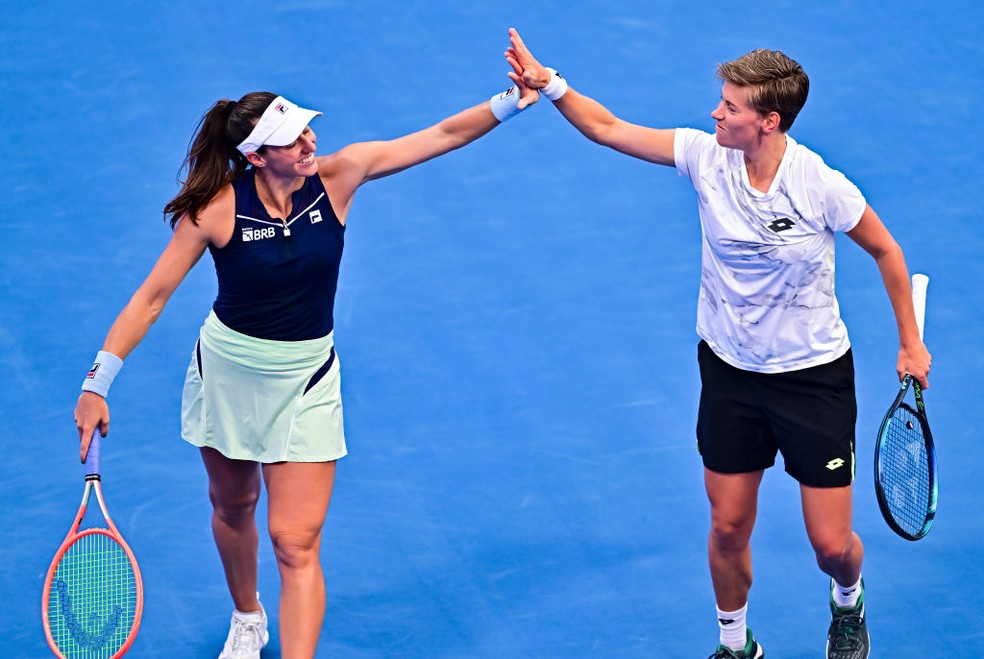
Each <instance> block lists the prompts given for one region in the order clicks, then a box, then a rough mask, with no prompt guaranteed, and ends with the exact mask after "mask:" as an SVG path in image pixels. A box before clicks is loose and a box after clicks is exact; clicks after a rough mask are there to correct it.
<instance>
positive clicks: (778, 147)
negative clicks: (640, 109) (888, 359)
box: [506, 30, 930, 659]
mask: <svg viewBox="0 0 984 659" xmlns="http://www.w3.org/2000/svg"><path fill="white" fill-rule="evenodd" d="M510 42H511V43H510V48H509V49H508V51H507V52H506V59H507V60H508V61H509V63H510V64H511V65H512V67H513V72H512V73H510V77H511V78H512V79H513V80H514V81H515V82H517V84H519V83H522V84H524V85H527V86H529V87H531V88H535V89H540V91H541V93H542V94H543V95H544V96H546V97H547V98H549V99H550V100H552V101H553V102H554V104H555V106H556V108H557V109H558V110H559V111H560V113H561V114H562V115H563V116H564V118H566V119H567V120H568V121H569V122H570V123H571V124H572V125H573V126H574V127H575V128H577V129H578V130H579V131H580V132H581V133H583V134H584V135H585V136H586V137H587V138H588V139H590V140H592V141H594V142H597V143H599V144H602V145H604V146H608V147H610V148H612V149H615V150H616V151H620V152H621V153H625V154H627V155H630V156H634V157H636V158H640V159H642V160H646V161H649V162H652V163H656V164H659V165H667V166H670V167H675V168H676V169H677V171H678V172H679V173H680V175H682V176H686V177H687V178H688V179H689V180H690V182H691V183H692V184H693V186H694V188H695V190H696V192H697V197H698V208H699V216H700V223H701V229H702V235H703V251H702V256H701V290H700V298H699V301H698V304H697V332H698V334H699V335H700V337H701V341H700V343H699V344H698V350H697V360H698V364H699V367H700V374H701V396H700V407H699V411H698V419H697V441H698V447H699V450H700V454H701V457H702V459H703V463H704V485H705V489H706V492H707V496H708V499H709V500H710V504H711V531H710V537H709V540H708V554H709V563H710V569H711V581H712V584H713V586H714V594H715V596H716V598H717V618H718V622H719V625H720V643H719V645H718V647H717V649H716V650H715V652H714V654H713V655H712V659H753V658H754V659H760V658H761V657H763V656H764V651H763V649H762V646H761V645H759V643H758V642H757V641H756V640H755V638H754V637H753V636H752V632H751V630H750V629H748V627H747V625H746V624H745V621H746V613H747V603H748V593H749V589H750V588H751V584H752V556H751V549H750V544H749V541H750V538H751V534H752V529H753V527H754V525H755V518H756V513H757V503H758V490H759V485H760V483H761V481H762V475H763V473H764V470H765V469H767V468H769V467H771V466H772V465H773V464H774V462H775V457H776V454H777V453H778V452H782V454H783V458H784V461H785V468H786V471H787V472H788V473H789V474H790V475H791V476H792V477H793V478H794V479H796V481H797V482H798V483H799V485H800V497H801V501H802V509H803V521H804V523H805V525H806V532H807V536H808V537H809V539H810V543H811V544H812V546H813V550H814V552H815V554H816V560H817V564H818V565H819V567H820V569H821V570H822V571H823V572H824V573H825V574H826V575H828V576H829V577H830V584H829V588H830V590H829V591H828V592H829V595H830V609H831V622H830V626H829V628H828V632H827V644H826V645H827V649H826V653H827V655H826V656H827V657H828V658H829V659H865V657H867V656H868V652H869V639H868V631H867V622H866V619H865V597H864V582H863V581H862V580H861V563H862V559H863V557H864V548H863V546H862V544H861V539H860V538H859V537H858V535H857V533H855V532H854V530H853V528H852V521H851V510H852V508H851V494H852V488H851V486H852V483H853V479H854V425H855V419H856V416H857V406H856V401H855V393H854V363H853V358H852V355H851V344H850V341H849V340H848V336H847V328H846V327H845V326H844V322H843V321H842V320H841V318H840V313H839V310H838V305H837V300H836V299H835V297H834V263H833V253H834V233H835V232H844V233H846V234H847V236H848V237H849V238H851V239H852V240H853V241H854V242H855V243H857V244H858V245H860V246H861V248H863V249H864V250H865V251H866V252H868V253H869V254H870V255H871V256H872V257H873V258H874V260H875V262H876V263H877V265H878V269H879V270H880V272H881V276H882V280H883V282H884V285H885V289H886V291H887V292H888V297H889V299H890V300H891V303H892V307H893V309H894V313H895V320H896V324H897V326H898V332H899V353H898V361H897V366H896V369H897V371H898V376H899V378H900V379H901V378H902V376H903V375H904V374H906V373H909V374H912V376H913V377H915V378H916V379H917V380H918V381H919V382H920V383H921V384H922V385H924V386H925V385H926V384H927V381H926V377H927V375H928V373H929V367H930V356H929V353H928V352H927V350H926V346H925V345H923V342H922V340H921V338H920V333H919V331H918V327H917V324H916V316H915V313H914V311H913V305H912V297H911V294H910V289H909V276H908V272H907V269H906V265H905V259H904V258H903V254H902V250H901V249H900V248H899V246H898V244H897V243H896V242H895V240H894V239H893V238H892V236H891V234H890V233H889V232H888V229H886V228H885V225H884V224H882V221H881V220H880V219H879V217H878V215H877V214H876V213H875V211H874V210H872V208H871V207H870V206H869V205H868V204H867V203H866V201H865V199H864V197H863V196H862V194H861V192H860V191H859V190H858V188H857V187H856V186H855V185H854V184H853V183H851V182H850V181H849V180H847V178H845V177H844V175H843V174H841V173H840V172H838V171H836V170H833V169H831V168H830V167H828V166H827V165H826V164H825V163H824V162H823V160H822V159H821V158H820V156H818V155H817V154H815V153H813V152H812V151H810V150H809V149H807V148H806V147H804V146H802V145H800V144H798V143H796V142H795V141H794V140H793V139H792V137H790V136H789V135H788V131H789V129H790V127H791V126H792V125H793V121H794V120H795V119H796V116H797V114H798V113H799V111H800V110H801V109H802V107H803V105H804V103H806V97H807V92H808V89H809V80H808V78H807V76H806V73H805V72H804V71H803V68H802V67H801V66H800V65H799V64H797V63H796V62H795V61H793V60H792V59H790V58H789V57H787V56H786V55H784V54H783V53H781V52H778V51H774V50H765V49H761V50H754V51H752V52H750V53H748V54H746V55H743V56H742V57H739V58H738V59H736V60H734V61H731V62H726V63H724V64H720V65H719V66H718V77H719V78H720V79H721V81H722V83H723V84H722V90H721V99H720V102H719V103H718V104H717V107H716V108H715V109H714V110H713V111H712V112H711V118H712V119H713V120H714V121H715V132H714V134H709V133H706V132H703V131H699V130H694V129H690V128H680V129H656V128H648V127H645V126H640V125H636V124H632V123H629V122H627V121H623V120H622V119H619V118H618V117H616V116H615V115H613V114H612V113H611V112H610V111H609V110H608V109H606V108H605V107H604V106H602V105H601V104H600V103H598V102H597V101H595V100H593V99H591V98H589V97H587V96H584V95H583V94H579V93H578V92H577V91H575V90H573V89H571V88H570V87H569V85H568V81H567V80H565V79H564V78H563V77H561V76H560V75H559V74H558V73H557V72H556V71H554V70H553V69H548V68H546V67H543V66H541V65H540V63H539V62H538V61H537V60H536V59H535V58H534V57H533V55H532V54H531V53H530V51H529V49H528V48H527V47H526V45H525V44H524V43H523V40H522V39H521V38H520V36H519V34H518V33H517V32H516V31H515V30H511V31H510ZM669 654H673V653H672V652H670V653H669Z"/></svg>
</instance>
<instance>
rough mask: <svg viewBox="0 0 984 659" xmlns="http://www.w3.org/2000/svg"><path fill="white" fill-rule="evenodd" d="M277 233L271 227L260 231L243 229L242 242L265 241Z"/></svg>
mask: <svg viewBox="0 0 984 659" xmlns="http://www.w3.org/2000/svg"><path fill="white" fill-rule="evenodd" d="M276 233H277V231H276V229H274V228H273V227H264V228H262V229H243V242H244V243H248V242H250V241H251V240H266V239H267V238H273V237H274V236H275V235H276Z"/></svg>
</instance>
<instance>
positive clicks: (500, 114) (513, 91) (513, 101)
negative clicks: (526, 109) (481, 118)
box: [489, 85, 522, 124]
mask: <svg viewBox="0 0 984 659" xmlns="http://www.w3.org/2000/svg"><path fill="white" fill-rule="evenodd" d="M489 108H490V109H491V110H492V114H493V115H495V118H496V119H497V120H498V122H499V123H500V124H501V123H502V122H503V121H505V120H506V119H508V118H510V117H512V116H515V115H517V114H519V113H520V112H522V110H520V109H519V89H518V88H517V87H516V85H513V86H512V87H510V88H509V89H507V90H506V91H504V92H502V93H501V94H496V95H495V96H493V97H492V98H490V99H489Z"/></svg>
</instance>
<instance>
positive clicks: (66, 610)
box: [48, 533, 137, 659]
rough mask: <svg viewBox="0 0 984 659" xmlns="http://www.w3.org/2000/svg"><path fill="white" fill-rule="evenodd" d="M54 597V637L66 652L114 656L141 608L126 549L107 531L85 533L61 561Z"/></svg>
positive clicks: (88, 657)
mask: <svg viewBox="0 0 984 659" xmlns="http://www.w3.org/2000/svg"><path fill="white" fill-rule="evenodd" d="M49 598H50V599H49V602H48V624H49V627H50V629H51V636H52V639H53V640H54V642H55V644H56V645H57V647H58V649H59V650H60V651H61V653H62V654H63V655H64V656H65V657H69V658H74V657H79V658H81V659H108V658H109V657H112V656H113V655H114V653H115V652H116V651H118V650H119V649H120V648H122V647H123V645H124V644H125V643H126V639H127V637H128V636H129V634H130V629H131V628H132V627H133V624H134V617H135V615H136V608H137V584H136V576H135V575H134V572H133V566H132V565H131V564H130V558H129V556H128V555H127V553H126V550H125V549H123V547H122V546H121V545H120V544H119V543H118V542H117V541H116V540H115V539H113V538H112V537H110V536H108V535H105V534H102V533H90V534H87V535H83V536H81V537H79V538H78V539H77V540H76V541H75V542H74V543H72V545H71V546H70V547H69V548H68V549H67V550H66V551H65V553H64V554H63V555H62V557H61V560H60V561H59V562H58V567H57V568H56V569H55V573H54V576H53V578H52V585H51V591H50V594H49Z"/></svg>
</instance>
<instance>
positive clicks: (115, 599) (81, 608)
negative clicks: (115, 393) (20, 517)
mask: <svg viewBox="0 0 984 659" xmlns="http://www.w3.org/2000/svg"><path fill="white" fill-rule="evenodd" d="M100 439H101V437H100V434H99V429H98V428H96V430H95V431H94V432H93V434H92V443H91V444H90V445H89V453H88V455H86V460H85V492H84V493H83V494H82V505H81V506H79V512H78V513H77V514H76V515H75V521H74V522H72V528H71V529H70V530H69V532H68V535H67V536H66V537H65V540H64V541H63V542H62V544H61V547H59V548H58V551H57V552H56V553H55V558H54V560H52V561H51V567H49V568H48V575H47V576H46V577H45V579H44V593H43V594H42V596H41V618H42V620H43V621H44V635H45V636H46V637H47V639H48V645H49V646H51V649H52V651H53V652H54V653H55V656H57V657H63V658H65V659H73V658H75V657H79V658H84V659H109V658H111V657H122V656H123V655H124V654H126V651H127V650H128V649H129V648H130V646H131V645H132V644H133V639H134V638H136V636H137V629H138V628H139V627H140V615H141V613H142V612H143V583H142V581H141V579H140V569H139V568H138V567H137V560H136V558H134V556H133V552H132V551H130V547H129V546H128V545H127V544H126V541H124V540H123V536H121V535H120V532H119V531H118V530H117V529H116V525H115V524H113V520H112V519H110V517H109V512H108V511H107V510H106V502H105V500H104V499H103V494H102V486H101V484H100V475H99V444H100ZM92 492H95V493H96V501H98V502H99V509H100V510H101V511H102V516H103V519H104V520H105V522H106V523H105V527H100V526H92V527H90V528H86V529H83V530H80V529H79V526H80V525H81V524H82V519H83V518H84V517H85V513H86V508H87V506H88V503H89V495H90V494H91V493H92Z"/></svg>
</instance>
